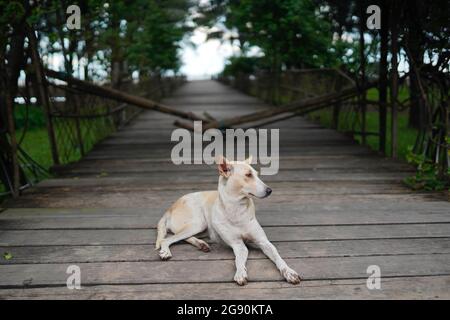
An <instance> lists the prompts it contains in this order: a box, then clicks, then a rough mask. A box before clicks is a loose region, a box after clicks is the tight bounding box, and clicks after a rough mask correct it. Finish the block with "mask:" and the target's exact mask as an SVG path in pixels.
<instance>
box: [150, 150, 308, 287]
mask: <svg viewBox="0 0 450 320" xmlns="http://www.w3.org/2000/svg"><path fill="white" fill-rule="evenodd" d="M251 161H252V159H251V157H250V158H249V159H247V160H245V161H228V160H227V159H226V158H224V157H222V156H220V157H219V158H218V160H217V163H218V169H219V174H220V177H219V185H218V190H217V191H204V192H195V193H190V194H187V195H184V196H183V197H181V198H180V199H178V200H177V201H176V202H175V203H174V204H173V205H172V206H171V207H170V208H169V210H167V211H166V213H165V214H164V215H163V217H162V218H161V220H160V221H159V223H158V236H157V239H156V249H157V250H158V249H159V250H160V251H159V256H160V257H161V259H163V260H167V259H169V258H170V257H172V254H171V252H170V249H169V247H170V245H172V244H173V243H175V242H178V241H181V240H184V241H186V242H188V243H190V244H192V245H193V246H195V247H197V248H198V249H200V250H202V251H205V252H207V251H209V249H210V248H209V245H208V244H207V243H206V242H205V241H203V240H201V239H198V238H196V237H195V235H197V234H198V233H201V232H203V231H205V230H208V233H209V237H210V239H211V240H212V241H213V242H218V241H219V240H220V239H221V240H223V242H225V243H226V244H227V245H229V246H230V247H231V248H232V249H233V252H234V255H235V256H236V260H235V261H236V274H235V275H234V281H236V282H237V284H239V285H245V284H246V283H247V280H248V277H247V269H246V267H245V263H246V261H247V256H248V250H247V247H246V245H245V242H247V241H248V242H251V243H253V244H255V245H256V246H257V247H259V248H260V249H261V250H262V251H263V252H264V254H265V255H266V256H267V257H269V258H270V260H272V261H273V262H274V263H275V265H276V266H277V268H278V270H280V273H281V275H282V276H283V277H284V278H285V279H286V281H288V282H290V283H293V284H298V283H300V277H299V276H298V274H297V273H296V272H295V271H294V270H292V269H291V268H290V267H289V266H288V265H287V264H286V262H285V261H284V260H283V259H282V258H281V257H280V255H279V254H278V251H277V249H276V248H275V247H274V245H273V244H272V243H270V242H269V240H268V239H267V236H266V234H265V232H264V230H263V229H262V227H261V225H260V224H259V223H258V221H257V220H256V217H255V205H254V203H253V199H252V198H253V197H256V198H260V199H262V198H266V197H268V196H269V195H270V194H271V193H272V190H271V189H270V188H269V187H268V186H267V185H265V184H264V182H262V181H261V179H260V178H259V177H258V174H257V172H256V170H255V169H253V168H252V167H251V166H250V163H251ZM168 230H169V231H170V232H172V233H173V235H171V236H168V237H167V238H165V237H166V234H167V231H168Z"/></svg>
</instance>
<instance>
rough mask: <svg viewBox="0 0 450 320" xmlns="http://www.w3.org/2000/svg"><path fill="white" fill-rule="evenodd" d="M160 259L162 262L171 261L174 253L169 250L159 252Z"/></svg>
mask: <svg viewBox="0 0 450 320" xmlns="http://www.w3.org/2000/svg"><path fill="white" fill-rule="evenodd" d="M159 257H160V258H161V260H169V259H170V258H172V253H171V252H170V250H169V248H164V249H161V250H159Z"/></svg>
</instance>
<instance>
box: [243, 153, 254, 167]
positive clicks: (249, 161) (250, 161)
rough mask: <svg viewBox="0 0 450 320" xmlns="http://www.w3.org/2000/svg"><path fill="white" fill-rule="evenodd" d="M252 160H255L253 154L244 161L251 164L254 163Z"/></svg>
mask: <svg viewBox="0 0 450 320" xmlns="http://www.w3.org/2000/svg"><path fill="white" fill-rule="evenodd" d="M252 160H253V156H252V155H250V156H249V157H248V158H247V159H245V161H244V162H245V163H246V164H248V165H250V164H252Z"/></svg>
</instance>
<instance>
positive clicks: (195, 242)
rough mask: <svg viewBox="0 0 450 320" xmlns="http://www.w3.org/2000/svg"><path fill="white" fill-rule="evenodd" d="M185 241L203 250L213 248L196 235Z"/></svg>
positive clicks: (207, 250)
mask: <svg viewBox="0 0 450 320" xmlns="http://www.w3.org/2000/svg"><path fill="white" fill-rule="evenodd" d="M185 241H186V242H188V243H190V244H192V245H193V246H194V247H197V248H199V249H200V250H201V251H203V252H209V251H210V250H211V248H210V247H209V245H208V244H207V243H206V242H205V241H203V240H201V239H198V238H196V237H190V238H187V239H186V240H185Z"/></svg>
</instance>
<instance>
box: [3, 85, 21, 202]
mask: <svg viewBox="0 0 450 320" xmlns="http://www.w3.org/2000/svg"><path fill="white" fill-rule="evenodd" d="M5 92H6V97H5V100H6V114H7V121H8V132H9V144H10V147H11V160H12V169H13V172H12V173H13V176H12V178H13V184H12V190H11V195H12V196H13V198H17V197H18V196H19V191H20V165H19V157H18V155H17V151H18V148H17V138H16V127H15V124H14V105H13V98H12V97H11V95H10V94H9V92H8V88H5Z"/></svg>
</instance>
